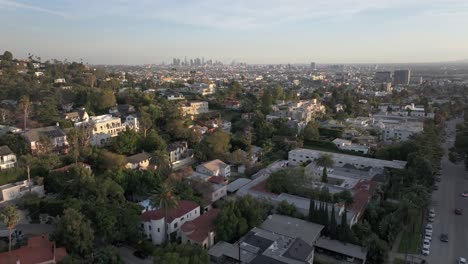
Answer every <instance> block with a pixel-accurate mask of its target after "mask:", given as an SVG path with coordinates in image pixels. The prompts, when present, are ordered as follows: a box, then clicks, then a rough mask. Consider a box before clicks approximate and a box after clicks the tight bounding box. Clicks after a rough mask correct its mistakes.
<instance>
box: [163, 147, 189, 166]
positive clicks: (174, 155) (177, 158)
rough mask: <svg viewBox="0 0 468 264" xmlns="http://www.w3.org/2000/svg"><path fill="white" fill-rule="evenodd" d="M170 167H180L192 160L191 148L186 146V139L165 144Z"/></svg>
mask: <svg viewBox="0 0 468 264" xmlns="http://www.w3.org/2000/svg"><path fill="white" fill-rule="evenodd" d="M167 152H168V153H169V161H170V162H171V165H172V168H180V167H182V166H185V165H189V164H191V163H192V162H193V150H192V149H189V148H188V144H187V141H176V142H172V143H170V144H169V145H168V146H167Z"/></svg>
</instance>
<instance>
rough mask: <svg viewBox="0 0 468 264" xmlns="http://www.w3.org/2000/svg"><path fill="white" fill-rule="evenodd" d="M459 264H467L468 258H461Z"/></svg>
mask: <svg viewBox="0 0 468 264" xmlns="http://www.w3.org/2000/svg"><path fill="white" fill-rule="evenodd" d="M458 264H466V258H462V257H460V258H459V259H458Z"/></svg>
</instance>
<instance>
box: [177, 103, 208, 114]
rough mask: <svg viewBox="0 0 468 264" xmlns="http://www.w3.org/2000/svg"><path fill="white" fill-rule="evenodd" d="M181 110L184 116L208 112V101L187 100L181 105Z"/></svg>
mask: <svg viewBox="0 0 468 264" xmlns="http://www.w3.org/2000/svg"><path fill="white" fill-rule="evenodd" d="M181 110H182V114H183V115H184V116H187V115H199V114H205V113H208V112H209V108H208V102H205V101H196V102H188V103H186V104H184V105H182V106H181Z"/></svg>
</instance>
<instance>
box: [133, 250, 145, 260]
mask: <svg viewBox="0 0 468 264" xmlns="http://www.w3.org/2000/svg"><path fill="white" fill-rule="evenodd" d="M133 255H134V256H135V257H137V258H140V259H145V258H147V257H148V254H146V253H145V252H143V251H140V250H137V251H135V252H133Z"/></svg>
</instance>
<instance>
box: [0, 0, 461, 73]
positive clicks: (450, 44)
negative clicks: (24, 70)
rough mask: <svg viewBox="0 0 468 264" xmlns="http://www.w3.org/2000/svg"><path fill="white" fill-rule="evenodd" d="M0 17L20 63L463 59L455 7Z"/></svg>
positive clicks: (224, 4)
mask: <svg viewBox="0 0 468 264" xmlns="http://www.w3.org/2000/svg"><path fill="white" fill-rule="evenodd" d="M0 14H1V16H0V23H2V24H4V25H9V26H8V27H5V28H3V29H2V34H4V36H8V38H1V39H0V47H2V49H3V50H10V51H12V52H13V53H14V54H16V55H17V56H18V57H24V58H25V57H27V54H28V53H32V54H35V55H38V56H40V57H42V58H44V59H52V58H57V59H59V60H63V59H65V58H67V59H69V60H75V61H79V60H80V59H83V61H84V62H89V63H90V64H159V63H161V62H163V61H164V62H165V63H166V64H169V63H171V61H172V58H174V57H176V58H180V59H181V60H183V59H184V56H187V57H190V58H202V57H205V58H212V59H213V60H219V61H222V62H225V63H230V62H231V61H233V60H235V61H238V62H247V63H249V64H287V63H291V64H298V63H301V64H302V63H304V64H307V63H310V61H316V62H317V63H324V64H328V63H331V64H333V63H347V64H349V63H418V62H446V61H460V60H466V59H467V58H468V36H464V34H460V32H464V30H465V29H464V25H466V24H467V23H468V16H467V15H466V14H468V3H467V2H466V1H462V0H450V1H441V0H429V1H420V0H409V1H400V0H398V1H378V3H376V1H370V0H358V1H349V0H342V1H338V0H335V1H323V0H315V1H304V0H295V1H292V2H291V1H287V2H284V1H273V2H272V1H261V0H253V1H248V2H247V1H235V2H231V1H214V0H204V1H184V3H180V2H176V3H167V2H164V1H136V2H135V1H126V0H122V1H118V2H115V1H108V0H105V1H94V2H93V1H79V2H76V1H53V0H47V1H41V2H40V3H37V2H35V1H30V0H26V1H23V0H21V1H20V0H0ZM18 18H21V19H18ZM11 21H15V23H11ZM428 29H430V30H428ZM421 32H424V34H422V33H421ZM465 35H466V34H465Z"/></svg>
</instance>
